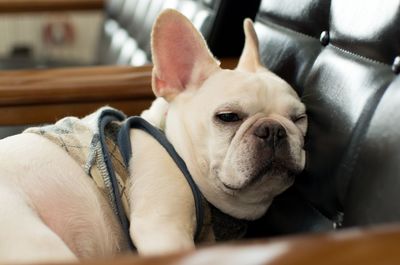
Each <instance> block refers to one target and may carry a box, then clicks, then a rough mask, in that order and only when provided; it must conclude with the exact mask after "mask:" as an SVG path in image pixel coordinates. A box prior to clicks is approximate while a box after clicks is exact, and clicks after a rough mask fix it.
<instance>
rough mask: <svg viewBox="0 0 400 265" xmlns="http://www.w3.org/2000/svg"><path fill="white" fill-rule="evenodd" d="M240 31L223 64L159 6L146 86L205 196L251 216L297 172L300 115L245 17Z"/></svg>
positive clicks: (303, 119)
mask: <svg viewBox="0 0 400 265" xmlns="http://www.w3.org/2000/svg"><path fill="white" fill-rule="evenodd" d="M244 29H245V35H246V43H245V47H244V50H243V53H242V55H241V57H240V60H239V63H238V66H237V68H236V69H235V70H223V69H221V68H220V67H219V62H218V61H217V60H215V59H214V57H213V56H212V54H211V53H210V51H209V50H208V48H207V45H206V43H205V41H204V39H203V38H202V36H201V35H200V33H199V32H198V31H197V30H196V29H195V28H194V27H193V25H192V24H191V23H190V21H189V20H187V19H186V18H185V17H184V16H183V15H181V14H180V13H178V12H177V11H173V10H167V11H164V12H163V13H162V14H161V15H160V16H159V18H158V19H157V21H156V23H155V25H154V28H153V33H152V53H153V62H154V69H153V84H152V85H153V91H154V93H155V94H156V95H157V96H158V97H163V98H164V99H166V100H167V101H168V102H169V104H168V115H167V116H166V120H165V132H166V134H167V137H168V138H169V139H170V141H171V142H172V143H173V145H174V146H175V148H176V149H177V151H178V153H179V154H180V155H181V156H182V157H183V158H184V160H185V161H186V163H187V165H188V168H189V170H190V171H191V173H192V175H193V178H194V179H195V181H196V183H197V185H198V186H199V188H200V190H201V191H202V193H203V194H204V195H205V197H206V198H207V200H209V201H210V202H211V203H212V204H214V205H215V206H216V207H218V208H219V209H220V210H222V211H223V212H225V213H227V214H230V215H232V216H235V217H237V218H245V219H255V218H257V217H260V216H261V215H262V214H263V213H264V212H265V211H266V209H267V208H268V206H269V204H270V203H271V201H272V199H273V197H274V196H276V195H277V194H279V193H281V192H282V191H283V190H285V189H286V188H288V187H289V186H290V185H291V184H292V183H293V181H294V176H295V175H296V174H297V173H299V172H300V171H301V170H303V168H304V164H305V152H304V150H303V143H304V135H305V133H306V128H307V116H306V114H305V106H304V105H303V104H302V103H301V102H300V100H299V98H298V96H297V94H296V93H295V91H294V90H293V89H292V87H290V85H288V84H287V83H286V82H285V81H283V80H282V79H281V78H279V77H278V76H276V75H275V74H273V73H272V72H270V71H269V70H267V69H266V68H264V67H263V66H262V65H261V63H260V59H259V51H258V40H257V36H256V34H255V31H254V28H253V24H252V22H251V21H250V20H245V23H244ZM160 115H164V114H163V113H160Z"/></svg>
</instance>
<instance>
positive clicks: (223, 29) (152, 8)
mask: <svg viewBox="0 0 400 265" xmlns="http://www.w3.org/2000/svg"><path fill="white" fill-rule="evenodd" d="M259 4H260V0H255V1H251V2H249V3H246V4H245V5H243V3H241V2H239V1H229V0H197V1H196V0H166V1H163V0H150V1H149V0H110V1H109V4H108V7H107V17H108V18H107V20H106V22H105V24H104V29H103V37H102V40H101V42H100V43H101V48H100V51H99V58H100V63H101V64H114V63H117V64H130V65H142V64H144V63H147V62H150V61H151V51H150V32H151V28H152V26H153V22H154V20H155V19H156V17H157V15H158V13H159V12H160V11H161V10H162V9H165V8H175V9H177V10H179V11H180V12H182V13H183V14H184V15H186V16H187V17H188V18H189V19H190V20H191V21H192V22H193V24H194V25H195V27H196V28H197V29H199V30H200V31H201V33H202V34H203V35H204V37H205V39H206V40H207V42H208V44H209V46H210V49H211V50H212V52H213V53H214V55H216V56H217V57H227V56H238V55H239V54H240V52H241V49H242V45H243V32H242V22H243V19H244V18H246V17H251V18H254V17H255V14H256V12H257V10H258V7H259Z"/></svg>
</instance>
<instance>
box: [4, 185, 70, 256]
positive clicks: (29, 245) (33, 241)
mask: <svg viewBox="0 0 400 265" xmlns="http://www.w3.org/2000/svg"><path fill="white" fill-rule="evenodd" d="M0 202H2V204H1V207H0V227H1V229H0V238H1V240H0V260H1V262H4V263H7V262H10V263H11V262H12V263H16V262H18V263H20V262H29V263H34V262H43V261H45V262H49V261H54V262H56V261H68V260H69V261H74V260H76V257H75V255H74V254H73V253H72V252H71V250H70V249H69V248H68V247H67V246H66V245H65V243H64V242H63V241H62V240H61V239H60V238H59V237H58V236H57V235H56V234H55V233H54V232H53V231H52V230H51V229H50V228H48V227H47V226H46V225H45V224H44V223H43V222H42V220H41V219H40V217H39V216H38V215H37V214H36V213H35V212H34V210H33V209H32V208H31V207H30V206H29V204H28V203H27V201H26V200H25V198H24V196H23V195H22V193H20V192H19V191H18V189H17V188H16V187H13V185H10V184H5V183H2V182H1V180H0Z"/></svg>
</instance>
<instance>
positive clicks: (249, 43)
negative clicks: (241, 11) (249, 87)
mask: <svg viewBox="0 0 400 265" xmlns="http://www.w3.org/2000/svg"><path fill="white" fill-rule="evenodd" d="M243 28H244V35H245V38H246V40H245V43H244V48H243V51H242V55H241V56H240V59H239V63H238V65H237V67H236V68H237V69H239V70H245V71H250V72H255V71H257V70H258V69H260V68H261V67H263V66H262V64H261V61H260V52H259V49H258V38H257V34H256V31H255V30H254V26H253V22H252V21H251V19H249V18H246V19H245V20H244V22H243Z"/></svg>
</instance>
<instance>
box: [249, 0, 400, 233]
mask: <svg viewBox="0 0 400 265" xmlns="http://www.w3.org/2000/svg"><path fill="white" fill-rule="evenodd" d="M399 25H400V2H399V1H398V0H388V1H379V0H370V1H363V0H352V1H346V0H330V1H328V0H297V1H292V0H263V1H262V3H261V7H260V10H259V13H258V15H257V18H256V31H257V34H258V36H259V39H260V49H261V53H262V60H263V62H264V63H265V64H266V65H267V66H268V67H269V68H270V69H271V70H272V71H274V72H276V73H277V74H278V75H280V76H281V77H283V78H284V79H285V80H287V81H288V82H289V83H290V84H291V85H292V86H293V87H295V89H296V90H297V91H298V93H299V94H300V95H301V97H302V100H303V102H305V104H306V106H307V109H308V115H309V131H308V135H307V140H306V151H307V155H308V158H307V160H308V161H307V165H306V169H305V172H304V174H302V175H301V176H299V177H298V179H297V180H296V183H295V185H294V187H292V188H291V189H290V190H288V191H287V192H285V193H284V194H282V196H280V197H278V198H277V199H276V200H275V202H274V204H273V205H272V206H271V208H270V210H269V211H268V212H267V214H266V216H264V217H263V219H262V220H260V221H258V222H256V223H255V224H254V226H253V228H252V229H251V230H250V232H249V234H250V235H253V236H254V235H257V236H265V235H272V234H286V233H296V232H297V233H298V232H305V231H321V230H331V229H334V228H335V227H347V226H357V225H372V224H378V223H386V222H398V221H400V204H399V202H400V192H399V191H400V125H399V124H400V113H399V111H398V108H399V104H400V76H399V70H400V58H399V57H398V56H400V37H399V36H400V26H399ZM396 57H397V59H396Z"/></svg>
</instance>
